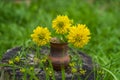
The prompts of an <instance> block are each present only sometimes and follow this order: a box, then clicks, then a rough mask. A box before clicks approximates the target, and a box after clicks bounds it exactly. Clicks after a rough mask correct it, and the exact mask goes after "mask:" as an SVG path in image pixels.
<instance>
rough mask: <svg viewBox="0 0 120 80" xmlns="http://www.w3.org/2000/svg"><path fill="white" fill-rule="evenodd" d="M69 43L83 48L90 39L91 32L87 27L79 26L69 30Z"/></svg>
mask: <svg viewBox="0 0 120 80" xmlns="http://www.w3.org/2000/svg"><path fill="white" fill-rule="evenodd" d="M67 38H68V42H69V43H72V44H73V45H74V46H75V47H79V48H82V47H83V46H84V45H86V44H87V43H88V41H89V39H90V31H89V29H88V28H87V27H86V25H83V24H78V25H77V26H73V27H71V28H70V29H69V33H68V36H67Z"/></svg>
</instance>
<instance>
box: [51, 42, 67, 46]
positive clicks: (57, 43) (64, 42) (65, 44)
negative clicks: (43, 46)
mask: <svg viewBox="0 0 120 80" xmlns="http://www.w3.org/2000/svg"><path fill="white" fill-rule="evenodd" d="M50 44H58V45H66V44H68V43H67V42H64V43H55V42H50Z"/></svg>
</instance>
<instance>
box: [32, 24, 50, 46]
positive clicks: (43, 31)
mask: <svg viewBox="0 0 120 80" xmlns="http://www.w3.org/2000/svg"><path fill="white" fill-rule="evenodd" d="M33 32H34V33H33V34H32V35H31V37H32V39H33V41H34V42H35V43H36V44H38V46H43V45H45V44H47V43H48V42H50V38H51V36H50V35H51V33H50V32H49V30H48V29H47V28H43V27H40V26H38V27H37V28H36V29H35V30H33Z"/></svg>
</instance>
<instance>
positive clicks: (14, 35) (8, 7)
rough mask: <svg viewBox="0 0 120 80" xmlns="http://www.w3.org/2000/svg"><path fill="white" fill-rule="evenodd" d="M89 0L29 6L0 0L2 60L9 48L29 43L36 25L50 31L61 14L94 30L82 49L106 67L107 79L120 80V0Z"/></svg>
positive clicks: (41, 1) (43, 0)
mask: <svg viewBox="0 0 120 80" xmlns="http://www.w3.org/2000/svg"><path fill="white" fill-rule="evenodd" d="M88 1H89V0H69V1H67V0H52V1H51V0H38V1H37V0H36V1H34V2H32V3H31V5H30V6H29V7H28V6H26V5H25V4H24V3H23V4H14V3H12V2H9V3H8V2H3V1H2V0H0V46H1V47H0V58H1V57H2V55H3V53H4V52H5V51H6V50H7V49H9V48H12V47H15V46H19V45H22V44H23V43H24V42H26V41H27V40H29V39H30V34H31V33H32V30H33V29H34V28H35V27H36V26H38V25H42V26H44V27H46V26H47V27H48V28H50V27H51V21H52V19H54V18H55V17H56V16H57V15H59V14H62V15H68V16H69V18H70V19H73V20H74V23H75V24H77V23H83V24H86V25H87V26H88V28H89V29H90V31H91V40H90V42H89V43H88V45H86V46H85V47H84V48H83V49H81V50H82V51H83V52H86V53H87V54H88V55H90V56H92V58H93V60H94V61H96V62H97V63H98V64H99V65H101V67H103V69H104V70H105V71H106V74H105V80H119V79H120V69H119V68H120V64H119V61H120V58H119V56H120V48H119V46H120V35H119V30H120V22H119V21H120V15H119V12H120V8H119V7H120V1H119V0H114V1H113V0H110V1H107V0H101V1H99V0H93V1H94V2H90V1H89V2H88ZM91 1H92V0H91ZM98 80H99V79H98Z"/></svg>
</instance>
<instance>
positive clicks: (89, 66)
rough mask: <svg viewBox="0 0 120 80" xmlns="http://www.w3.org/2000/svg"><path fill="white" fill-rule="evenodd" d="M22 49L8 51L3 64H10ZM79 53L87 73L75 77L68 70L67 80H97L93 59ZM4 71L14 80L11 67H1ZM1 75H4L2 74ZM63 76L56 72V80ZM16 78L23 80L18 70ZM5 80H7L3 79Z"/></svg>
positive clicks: (43, 74)
mask: <svg viewBox="0 0 120 80" xmlns="http://www.w3.org/2000/svg"><path fill="white" fill-rule="evenodd" d="M21 49H22V47H15V48H11V49H9V50H7V51H6V52H5V54H4V55H3V57H2V60H1V63H6V62H8V60H10V59H11V58H12V57H14V56H16V55H17V54H18V51H20V50H21ZM70 50H71V51H72V49H70ZM31 51H32V50H31ZM42 52H43V53H46V52H48V48H47V47H43V48H42V50H41V53H42ZM77 52H78V54H79V55H80V57H81V59H82V62H83V66H82V68H83V69H85V70H86V73H85V75H77V74H76V75H74V77H73V74H72V73H69V69H68V70H66V73H65V76H66V79H65V80H79V79H78V77H77V76H80V78H81V79H82V80H95V79H94V77H95V75H94V72H93V62H92V58H91V57H90V56H88V55H87V54H86V53H83V52H81V51H77ZM32 53H34V51H32ZM2 69H3V70H4V73H5V75H9V79H10V80H12V76H13V75H12V72H11V70H12V69H11V68H10V67H1V70H2ZM37 71H38V74H37V75H36V76H38V77H39V79H40V80H45V72H44V71H43V70H41V69H37ZM0 75H2V73H1V74H0ZM5 75H4V76H5ZM61 76H62V75H61V72H60V71H55V78H56V80H62V77H61ZM15 77H16V79H15V80H21V78H20V77H22V74H21V73H20V72H19V71H18V70H16V74H15ZM86 77H87V78H86ZM3 80H5V79H3ZM27 80H29V75H28V79H27ZM51 80H52V79H51Z"/></svg>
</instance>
